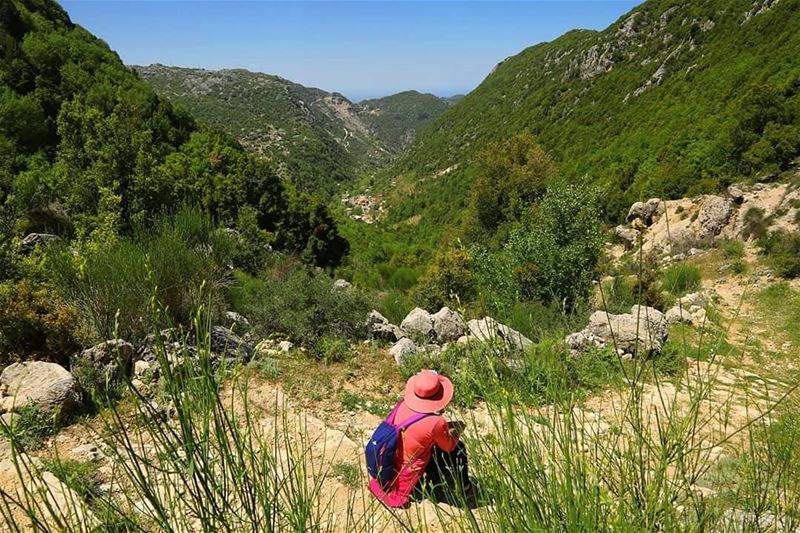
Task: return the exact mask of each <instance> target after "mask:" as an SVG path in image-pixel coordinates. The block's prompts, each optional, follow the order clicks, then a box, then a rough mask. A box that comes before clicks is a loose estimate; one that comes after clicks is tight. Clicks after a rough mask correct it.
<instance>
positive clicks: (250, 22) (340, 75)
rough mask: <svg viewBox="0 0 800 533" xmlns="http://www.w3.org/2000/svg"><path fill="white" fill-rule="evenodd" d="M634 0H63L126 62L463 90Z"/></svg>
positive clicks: (371, 91) (317, 82) (307, 80)
mask: <svg viewBox="0 0 800 533" xmlns="http://www.w3.org/2000/svg"><path fill="white" fill-rule="evenodd" d="M637 3H638V2H632V1H626V0H613V1H608V0H605V1H599V0H596V1H560V2H556V1H550V2H474V1H467V2H461V1H446V2H409V1H401V2H388V1H380V2H334V1H317V2H297V1H293V2H267V1H230V0H217V1H204V2H197V1H172V2H167V1H152V0H150V1H144V0H139V1H119V0H114V1H111V0H62V1H61V4H62V5H63V6H64V8H66V10H67V11H68V12H69V14H70V16H71V18H72V20H73V21H75V22H77V23H78V24H81V25H82V26H84V27H85V28H87V29H88V30H89V31H91V32H92V33H94V34H95V35H97V36H99V37H101V38H102V39H104V40H105V41H106V42H107V43H108V44H109V45H110V46H111V47H112V48H113V49H114V50H116V51H117V52H118V53H119V54H120V56H121V57H122V60H123V61H125V63H128V64H140V65H145V64H150V63H163V64H166V65H178V66H184V67H203V68H209V69H217V68H234V67H240V68H246V69H249V70H254V71H259V72H268V73H270V74H277V75H279V76H283V77H284V78H288V79H290V80H292V81H296V82H298V83H302V84H303V85H309V86H313V87H319V88H322V89H325V90H328V91H339V92H341V93H343V94H345V95H346V96H348V97H350V98H351V99H355V100H358V99H361V98H365V97H373V96H383V95H387V94H391V93H395V92H398V91H402V90H406V89H417V90H420V91H424V92H432V93H434V94H438V95H442V96H449V95H452V94H457V93H465V92H468V91H469V90H471V89H472V88H474V87H475V86H476V85H478V84H479V83H480V82H481V80H482V79H483V78H484V77H485V76H486V75H487V74H488V73H489V71H490V70H491V68H492V67H493V66H494V65H495V64H496V63H497V62H498V61H501V60H502V59H504V58H505V57H508V56H510V55H513V54H516V53H518V52H519V51H521V50H522V49H523V48H526V47H528V46H531V45H533V44H536V43H539V42H543V41H549V40H552V39H554V38H556V37H558V36H559V35H561V34H562V33H564V32H566V31H568V30H571V29H574V28H591V29H603V28H605V27H606V26H608V25H609V24H611V23H612V22H614V21H615V20H616V19H617V18H619V17H620V16H621V15H623V14H624V13H625V12H627V11H628V10H630V9H631V8H632V7H633V6H634V5H636V4H637Z"/></svg>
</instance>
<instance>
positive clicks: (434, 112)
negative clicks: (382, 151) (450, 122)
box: [358, 91, 451, 152]
mask: <svg viewBox="0 0 800 533" xmlns="http://www.w3.org/2000/svg"><path fill="white" fill-rule="evenodd" d="M358 105H359V107H360V108H361V113H360V115H361V117H362V119H363V120H364V121H365V122H367V123H368V124H369V129H370V131H371V132H372V133H373V135H374V136H375V137H376V138H377V139H379V140H380V141H381V142H382V143H383V145H384V146H386V147H387V149H389V150H390V151H392V152H399V151H401V150H403V149H404V148H406V147H407V146H408V145H409V144H411V141H413V140H414V137H415V136H416V134H417V132H418V131H419V130H420V129H422V127H424V126H425V125H427V124H428V123H429V122H430V121H432V120H434V119H435V118H437V117H438V116H440V115H441V114H442V113H444V112H445V111H446V110H447V108H449V107H450V105H451V100H450V99H449V98H440V97H438V96H434V95H432V94H422V93H419V92H417V91H404V92H402V93H397V94H393V95H391V96H386V97H383V98H375V99H372V100H363V101H361V102H359V104H358Z"/></svg>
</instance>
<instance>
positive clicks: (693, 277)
mask: <svg viewBox="0 0 800 533" xmlns="http://www.w3.org/2000/svg"><path fill="white" fill-rule="evenodd" d="M702 278H703V275H702V274H701V273H700V269H699V268H697V267H696V266H692V265H686V264H677V265H673V266H671V267H669V268H668V269H667V270H665V271H664V274H663V276H662V281H661V283H662V288H663V289H664V290H667V291H669V292H670V294H672V295H674V296H683V295H684V294H686V293H689V292H692V291H696V290H698V289H699V288H700V283H701V281H702Z"/></svg>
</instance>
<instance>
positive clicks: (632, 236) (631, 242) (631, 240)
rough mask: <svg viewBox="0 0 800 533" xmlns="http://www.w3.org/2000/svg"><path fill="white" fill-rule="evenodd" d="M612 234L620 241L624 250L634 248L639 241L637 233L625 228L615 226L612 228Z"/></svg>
mask: <svg viewBox="0 0 800 533" xmlns="http://www.w3.org/2000/svg"><path fill="white" fill-rule="evenodd" d="M614 234H615V235H616V236H617V237H618V238H619V240H621V241H622V243H623V244H624V245H625V249H626V250H632V249H633V248H635V247H636V244H637V243H638V241H639V232H638V231H636V230H635V229H633V228H629V227H627V226H617V227H616V228H614Z"/></svg>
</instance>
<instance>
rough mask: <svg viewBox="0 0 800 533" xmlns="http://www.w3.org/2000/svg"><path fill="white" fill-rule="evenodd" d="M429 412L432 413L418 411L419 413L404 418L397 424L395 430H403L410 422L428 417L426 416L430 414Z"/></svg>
mask: <svg viewBox="0 0 800 533" xmlns="http://www.w3.org/2000/svg"><path fill="white" fill-rule="evenodd" d="M431 414H432V413H420V414H418V415H414V416H412V417H411V418H408V419H406V420H405V421H404V422H403V423H402V424H400V425H399V426H397V430H398V431H403V430H404V429H406V428H407V427H408V426H410V425H411V424H414V423H416V422H419V421H420V420H422V419H423V418H425V417H428V416H431Z"/></svg>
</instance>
